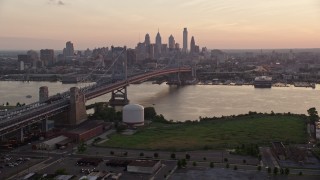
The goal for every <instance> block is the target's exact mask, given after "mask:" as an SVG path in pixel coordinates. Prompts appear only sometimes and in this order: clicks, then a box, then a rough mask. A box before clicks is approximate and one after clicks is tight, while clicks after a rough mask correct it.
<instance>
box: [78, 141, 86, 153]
mask: <svg viewBox="0 0 320 180" xmlns="http://www.w3.org/2000/svg"><path fill="white" fill-rule="evenodd" d="M86 150H87V145H86V144H85V143H84V142H83V141H81V142H80V144H79V145H78V152H79V153H84V152H85V151H86Z"/></svg>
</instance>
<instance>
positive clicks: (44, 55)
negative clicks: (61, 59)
mask: <svg viewBox="0 0 320 180" xmlns="http://www.w3.org/2000/svg"><path fill="white" fill-rule="evenodd" d="M40 60H41V62H42V65H43V66H48V65H53V64H54V51H53V49H41V50H40Z"/></svg>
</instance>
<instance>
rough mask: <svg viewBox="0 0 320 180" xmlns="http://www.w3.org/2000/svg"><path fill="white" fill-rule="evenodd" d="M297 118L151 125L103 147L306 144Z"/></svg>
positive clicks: (113, 138)
mask: <svg viewBox="0 0 320 180" xmlns="http://www.w3.org/2000/svg"><path fill="white" fill-rule="evenodd" d="M303 117H304V116H300V115H264V114H257V115H244V116H238V117H229V118H217V119H216V120H206V121H201V122H186V123H161V122H153V123H151V124H150V125H149V126H147V127H145V128H142V129H138V130H137V132H136V133H135V134H133V135H122V134H114V135H112V136H111V137H110V140H108V141H106V142H105V143H103V144H101V146H104V147H114V148H132V149H148V150H171V151H185V150H199V149H220V148H230V149H234V148H236V147H237V146H241V145H242V144H246V145H248V144H257V145H269V144H270V142H272V141H282V142H284V143H286V144H291V143H292V144H300V143H302V144H303V143H306V142H307V132H306V129H307V128H306V123H305V120H304V118H303Z"/></svg>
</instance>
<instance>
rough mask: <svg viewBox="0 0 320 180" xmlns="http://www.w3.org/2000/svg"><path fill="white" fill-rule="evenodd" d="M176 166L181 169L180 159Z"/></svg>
mask: <svg viewBox="0 0 320 180" xmlns="http://www.w3.org/2000/svg"><path fill="white" fill-rule="evenodd" d="M177 166H178V168H179V169H180V168H181V167H182V162H181V160H180V159H179V160H178V162H177Z"/></svg>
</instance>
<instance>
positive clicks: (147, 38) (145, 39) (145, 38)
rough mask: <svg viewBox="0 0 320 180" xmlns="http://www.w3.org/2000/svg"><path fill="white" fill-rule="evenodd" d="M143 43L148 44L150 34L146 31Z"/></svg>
mask: <svg viewBox="0 0 320 180" xmlns="http://www.w3.org/2000/svg"><path fill="white" fill-rule="evenodd" d="M144 43H145V44H146V46H149V45H150V36H149V34H148V33H147V34H146V36H145V37H144Z"/></svg>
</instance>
